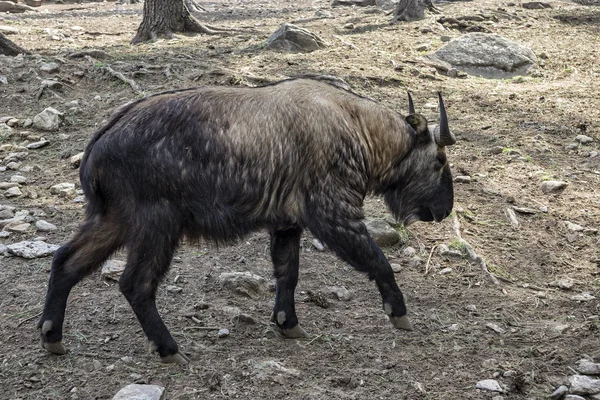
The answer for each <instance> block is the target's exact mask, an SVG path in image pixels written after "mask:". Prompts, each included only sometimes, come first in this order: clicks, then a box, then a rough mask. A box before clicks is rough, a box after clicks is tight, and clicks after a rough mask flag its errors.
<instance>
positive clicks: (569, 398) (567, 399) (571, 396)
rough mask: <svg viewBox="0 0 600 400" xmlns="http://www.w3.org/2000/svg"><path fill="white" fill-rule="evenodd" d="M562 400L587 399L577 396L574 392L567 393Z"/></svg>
mask: <svg viewBox="0 0 600 400" xmlns="http://www.w3.org/2000/svg"><path fill="white" fill-rule="evenodd" d="M564 400H587V399H586V398H585V397H581V396H577V395H576V394H568V395H566V396H565V398H564Z"/></svg>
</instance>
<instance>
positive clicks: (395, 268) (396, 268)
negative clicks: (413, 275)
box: [390, 263, 402, 274]
mask: <svg viewBox="0 0 600 400" xmlns="http://www.w3.org/2000/svg"><path fill="white" fill-rule="evenodd" d="M390 266H391V267H392V271H394V273H395V274H397V273H400V272H402V265H400V264H396V263H392V264H390Z"/></svg>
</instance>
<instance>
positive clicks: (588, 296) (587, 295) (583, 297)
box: [571, 292, 596, 301]
mask: <svg viewBox="0 0 600 400" xmlns="http://www.w3.org/2000/svg"><path fill="white" fill-rule="evenodd" d="M595 299H596V297H595V296H594V295H593V294H591V293H587V292H586V293H580V294H576V295H574V296H571V300H575V301H590V300H595Z"/></svg>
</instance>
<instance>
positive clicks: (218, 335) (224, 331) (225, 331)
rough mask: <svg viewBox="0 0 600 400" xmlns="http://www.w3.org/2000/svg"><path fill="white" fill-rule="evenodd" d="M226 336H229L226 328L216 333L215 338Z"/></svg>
mask: <svg viewBox="0 0 600 400" xmlns="http://www.w3.org/2000/svg"><path fill="white" fill-rule="evenodd" d="M227 336H229V329H227V328H222V329H219V332H217V337H220V338H224V337H227Z"/></svg>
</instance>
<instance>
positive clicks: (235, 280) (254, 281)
mask: <svg viewBox="0 0 600 400" xmlns="http://www.w3.org/2000/svg"><path fill="white" fill-rule="evenodd" d="M217 280H218V281H219V282H220V283H221V285H222V286H223V287H225V288H227V289H230V290H232V291H234V292H236V293H238V294H241V295H244V296H247V297H250V298H252V299H254V298H258V297H259V296H260V295H261V293H263V292H265V290H266V284H267V281H266V280H265V278H263V277H262V276H259V275H255V274H252V273H250V272H248V271H246V272H224V273H222V274H221V275H219V277H218V278H217Z"/></svg>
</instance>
